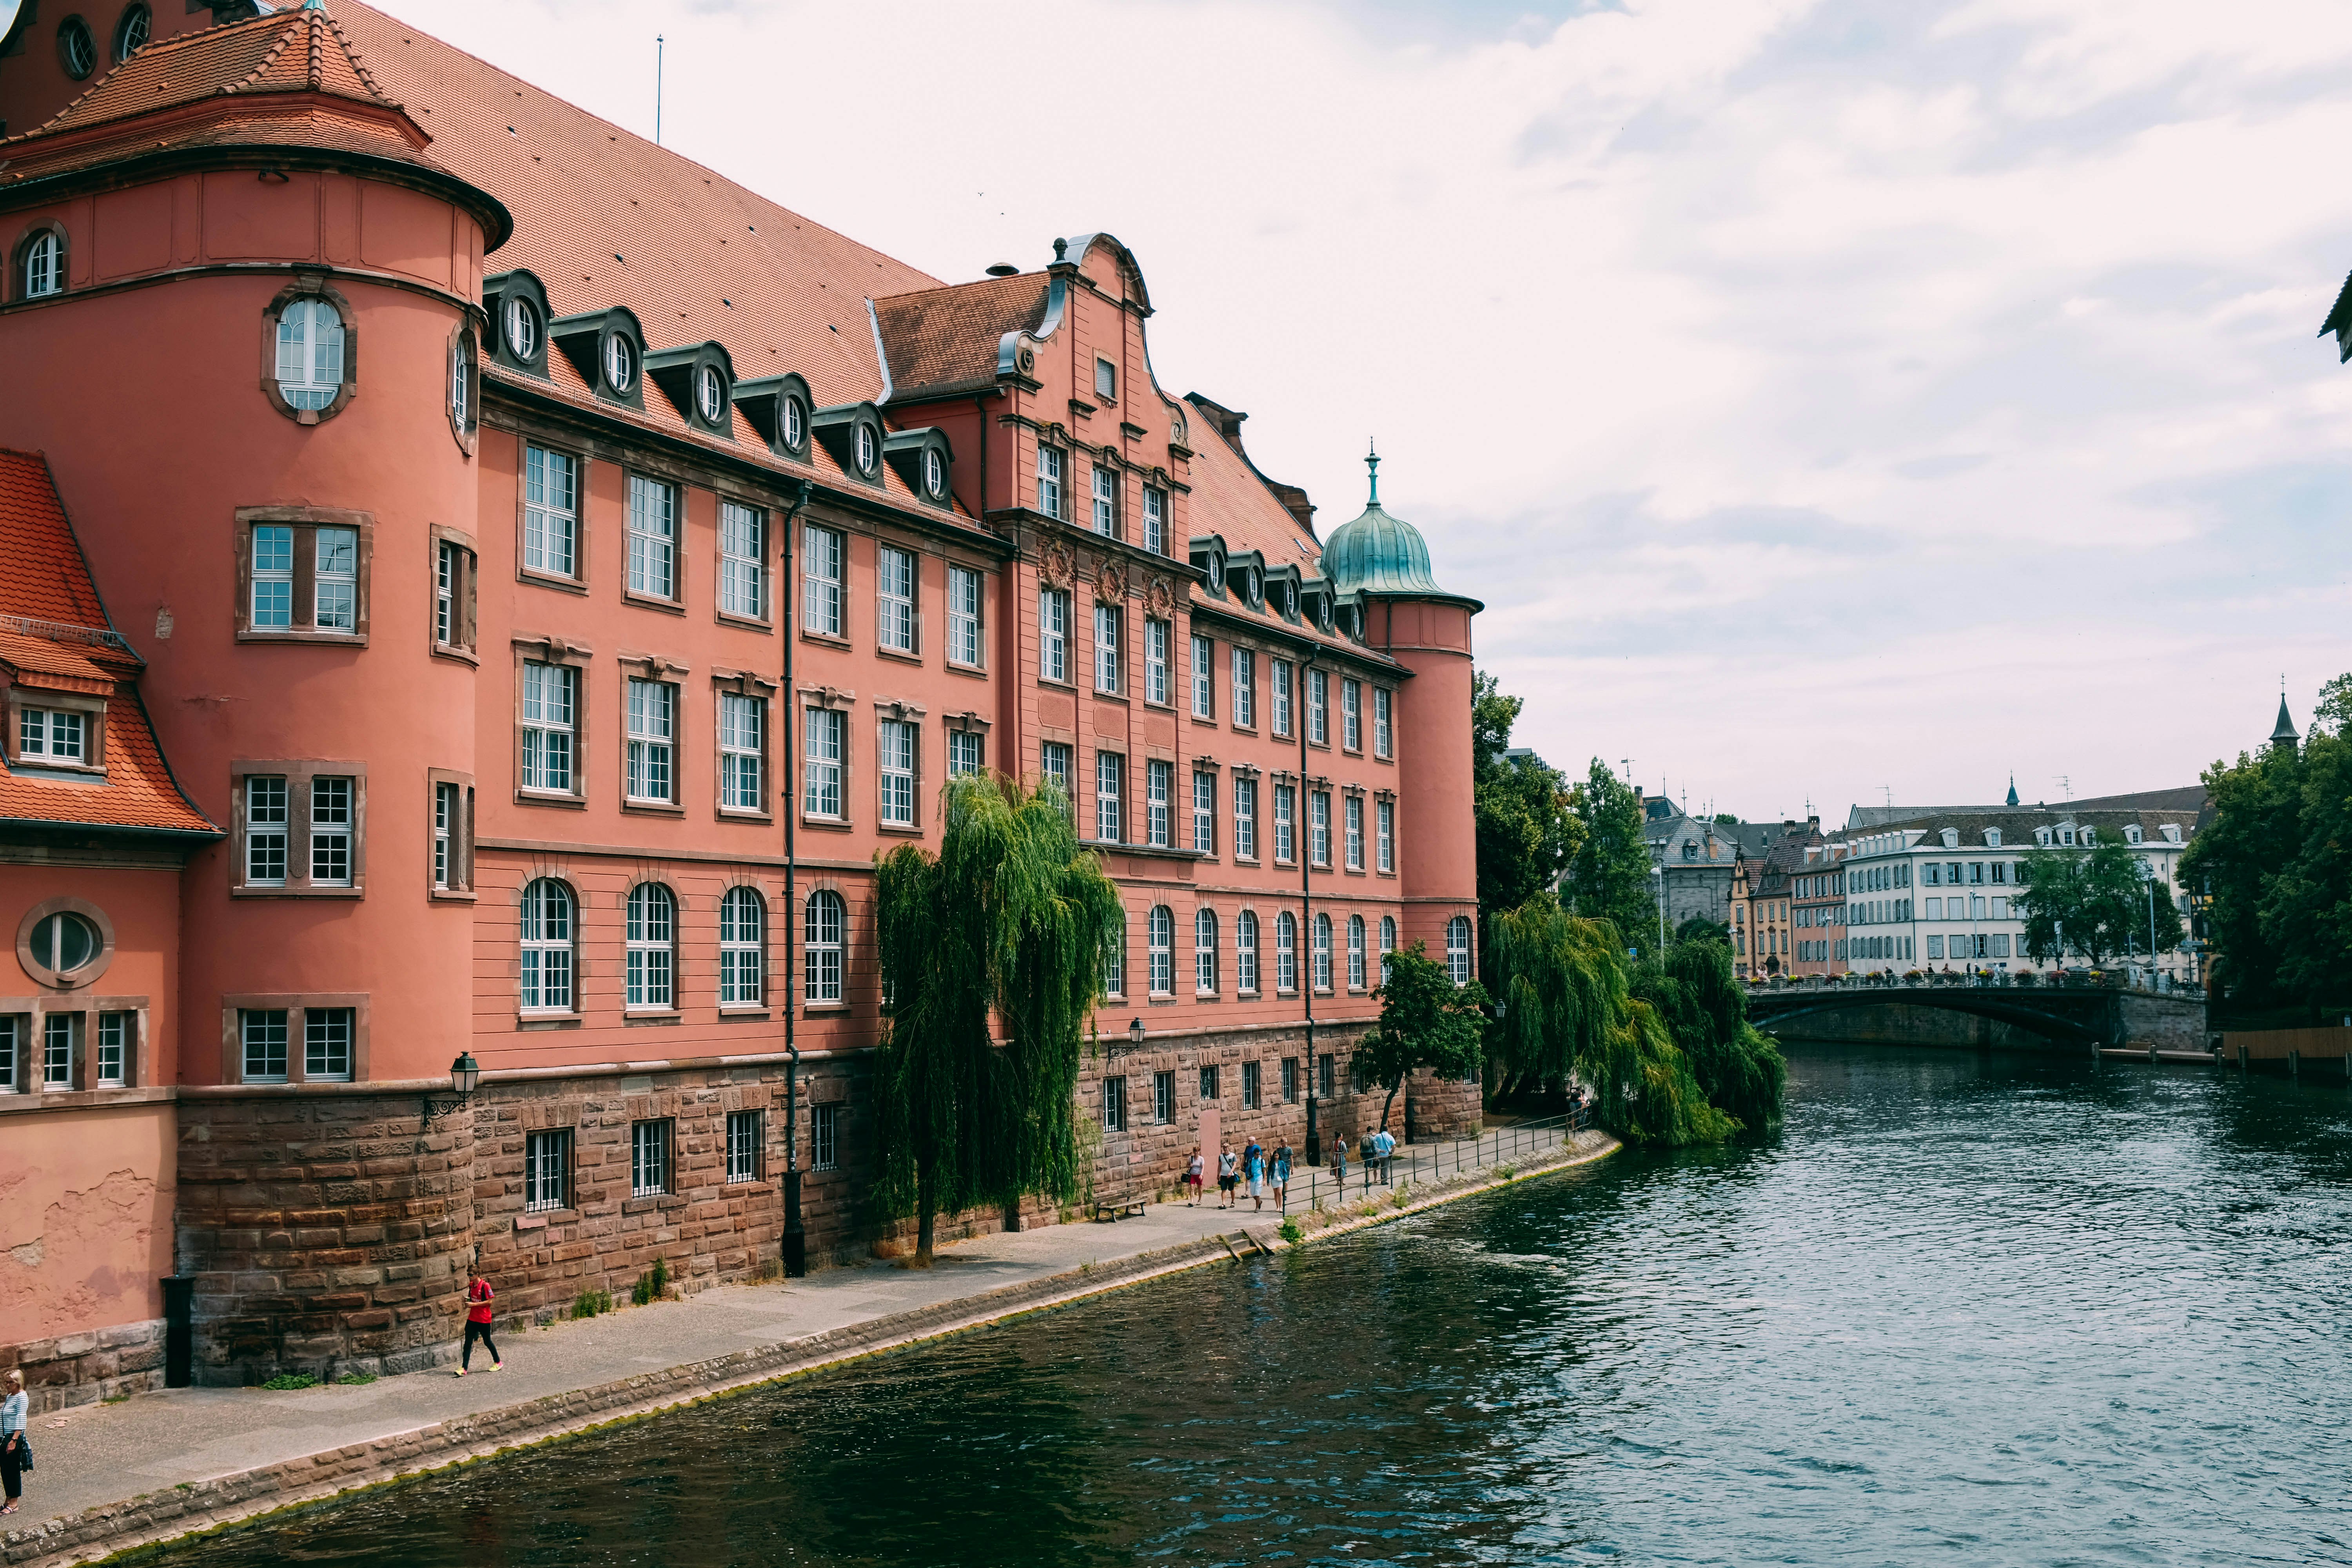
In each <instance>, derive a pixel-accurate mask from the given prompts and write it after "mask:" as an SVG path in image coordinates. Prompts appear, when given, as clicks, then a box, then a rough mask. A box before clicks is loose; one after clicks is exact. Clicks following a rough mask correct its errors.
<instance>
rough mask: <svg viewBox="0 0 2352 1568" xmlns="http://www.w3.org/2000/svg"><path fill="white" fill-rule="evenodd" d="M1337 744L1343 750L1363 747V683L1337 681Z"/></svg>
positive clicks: (1352, 750) (1351, 750)
mask: <svg viewBox="0 0 2352 1568" xmlns="http://www.w3.org/2000/svg"><path fill="white" fill-rule="evenodd" d="M1339 744H1340V747H1341V748H1342V749H1343V750H1346V751H1350V752H1360V751H1362V750H1363V749H1364V683H1363V682H1362V681H1360V680H1342V681H1340V682H1339Z"/></svg>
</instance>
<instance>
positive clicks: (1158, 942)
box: [1145, 904, 1176, 996]
mask: <svg viewBox="0 0 2352 1568" xmlns="http://www.w3.org/2000/svg"><path fill="white" fill-rule="evenodd" d="M1145 944H1146V946H1147V947H1148V948H1149V950H1150V953H1151V994H1153V995H1154V996H1165V995H1168V994H1170V993H1171V992H1173V991H1174V990H1175V989H1176V955H1175V952H1174V949H1175V946H1176V917H1175V916H1174V915H1171V914H1170V913H1169V912H1168V906H1167V905H1166V904H1154V905H1152V906H1151V920H1150V929H1149V932H1148V934H1147V935H1146V937H1145Z"/></svg>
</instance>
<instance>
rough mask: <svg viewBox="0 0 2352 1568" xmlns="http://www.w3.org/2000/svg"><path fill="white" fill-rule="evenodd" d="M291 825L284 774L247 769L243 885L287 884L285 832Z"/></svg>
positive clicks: (277, 885) (249, 886)
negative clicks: (248, 771)
mask: <svg viewBox="0 0 2352 1568" xmlns="http://www.w3.org/2000/svg"><path fill="white" fill-rule="evenodd" d="M291 826H292V822H291V812H290V810H289V800H288V798H287V789H286V777H285V775H284V774H282V773H248V774H247V775H246V780H245V885H246V886H247V887H248V888H282V887H284V886H285V885H286V869H287V843H288V834H289V831H290V829H291Z"/></svg>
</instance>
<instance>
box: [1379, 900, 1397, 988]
mask: <svg viewBox="0 0 2352 1568" xmlns="http://www.w3.org/2000/svg"><path fill="white" fill-rule="evenodd" d="M1395 951H1396V916H1394V915H1382V916H1381V984H1383V985H1386V984H1388V983H1389V970H1390V968H1391V964H1390V963H1389V954H1390V953H1392V952H1395Z"/></svg>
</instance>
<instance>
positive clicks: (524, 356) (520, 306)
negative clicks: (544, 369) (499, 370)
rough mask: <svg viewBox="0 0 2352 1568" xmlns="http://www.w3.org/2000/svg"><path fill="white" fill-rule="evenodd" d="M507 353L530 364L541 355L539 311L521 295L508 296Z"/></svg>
mask: <svg viewBox="0 0 2352 1568" xmlns="http://www.w3.org/2000/svg"><path fill="white" fill-rule="evenodd" d="M506 314H507V353H510V354H512V355H514V357H515V358H517V359H519V360H522V361H524V362H525V363H529V361H530V357H531V356H532V355H533V354H536V353H539V311H538V310H536V309H534V308H533V307H532V305H531V302H530V300H526V299H524V298H523V297H522V296H521V295H520V294H509V295H508V296H507V312H506Z"/></svg>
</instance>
